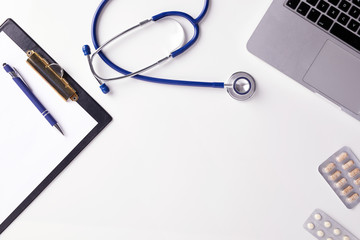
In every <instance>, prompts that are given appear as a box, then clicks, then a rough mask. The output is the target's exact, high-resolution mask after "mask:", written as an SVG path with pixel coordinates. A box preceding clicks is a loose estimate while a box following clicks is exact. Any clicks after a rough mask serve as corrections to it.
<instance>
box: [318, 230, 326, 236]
mask: <svg viewBox="0 0 360 240" xmlns="http://www.w3.org/2000/svg"><path fill="white" fill-rule="evenodd" d="M316 235H318V237H323V236H325V233H324V232H323V231H321V230H319V231H317V232H316Z"/></svg>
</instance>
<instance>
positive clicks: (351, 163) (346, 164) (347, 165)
mask: <svg viewBox="0 0 360 240" xmlns="http://www.w3.org/2000/svg"><path fill="white" fill-rule="evenodd" d="M353 165H354V161H353V160H350V161H348V162H347V163H345V164H344V165H342V168H343V169H344V170H348V169H349V168H351V167H352V166H353Z"/></svg>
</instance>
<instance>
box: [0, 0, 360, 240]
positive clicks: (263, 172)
mask: <svg viewBox="0 0 360 240" xmlns="http://www.w3.org/2000/svg"><path fill="white" fill-rule="evenodd" d="M99 2H100V1H99V0H88V1H82V2H80V1H69V0H63V1H52V2H49V1H45V0H27V1H25V0H22V1H21V0H12V1H4V2H3V3H2V5H1V8H0V16H1V17H0V20H1V22H2V21H4V20H5V19H6V18H7V17H11V18H13V19H14V20H15V21H16V22H17V23H18V24H19V25H20V26H21V27H22V28H23V29H24V30H25V31H27V32H28V33H29V34H30V35H31V36H32V37H33V38H34V39H35V40H36V41H37V42H38V43H39V44H40V45H41V46H42V47H43V48H44V49H45V50H46V51H47V52H48V53H49V54H50V55H51V56H52V57H53V58H54V59H56V60H57V61H58V62H59V64H60V65H62V66H63V67H64V68H65V69H66V70H67V71H68V72H69V74H70V75H71V76H72V77H73V78H74V79H76V80H77V81H78V82H79V83H80V84H81V85H82V86H83V87H84V88H85V89H86V90H87V91H88V92H89V93H90V94H91V95H92V96H93V97H94V98H95V99H96V100H97V101H98V102H99V103H100V104H101V105H102V106H103V107H104V108H105V109H106V110H107V111H108V112H109V113H110V114H111V115H112V116H113V118H114V120H113V122H112V123H111V124H110V125H109V126H108V127H107V128H106V129H105V130H104V131H103V132H102V133H101V134H100V136H98V137H97V138H96V139H95V140H94V141H93V142H92V143H91V144H90V145H89V147H87V148H86V149H85V150H84V151H83V152H82V153H81V154H80V155H79V156H78V157H77V158H76V160H75V161H74V162H73V163H72V164H71V165H70V166H69V167H68V168H67V169H66V171H64V172H63V173H62V174H61V175H60V176H59V177H58V178H57V179H56V181H54V182H53V183H52V184H51V185H50V187H48V188H47V189H46V190H45V191H44V192H43V193H42V194H41V195H40V197H38V198H37V199H36V200H35V202H34V203H33V204H31V206H30V207H29V208H28V209H27V210H26V211H25V212H24V213H23V214H22V215H21V216H20V217H19V218H18V219H17V220H16V221H15V222H14V223H13V224H12V225H11V226H10V227H9V228H8V229H7V230H6V231H5V232H4V233H3V234H2V235H1V236H0V238H1V239H4V240H13V239H37V240H41V239H46V240H47V239H53V240H57V239H68V240H70V239H88V240H89V239H139V240H140V239H156V240H160V239H210V240H213V239H216V240H220V239H221V240H230V239H231V240H232V239H284V240H285V239H299V240H300V239H312V238H313V237H312V236H311V235H310V234H308V233H307V232H306V231H305V230H304V229H303V228H302V224H303V222H304V221H305V220H306V219H307V217H308V216H309V214H311V212H312V211H313V210H314V209H315V208H321V209H322V210H324V211H325V212H327V213H328V214H330V215H331V216H333V217H334V218H335V219H337V220H338V221H339V222H341V223H342V224H343V225H344V226H346V227H347V228H348V229H349V230H351V231H352V232H353V233H354V234H355V235H357V236H358V237H360V228H359V221H360V209H359V207H357V208H355V209H354V210H348V209H346V208H345V206H344V205H343V204H342V203H341V202H340V200H339V199H338V198H337V196H336V195H335V193H334V192H332V190H331V189H330V187H329V186H328V185H327V184H326V182H325V181H324V179H322V177H321V176H320V174H319V173H318V171H317V167H318V166H319V165H320V164H321V163H322V162H323V161H324V160H325V159H327V158H328V157H329V156H330V155H332V154H333V153H334V152H335V151H337V150H338V149H339V148H341V147H342V146H344V145H347V146H349V147H351V148H352V149H353V151H354V152H355V154H357V155H358V156H360V146H359V144H358V143H359V141H360V123H359V122H358V121H357V120H355V119H353V118H351V117H349V116H347V115H346V114H345V113H343V112H341V111H339V110H338V109H337V108H335V107H333V106H332V105H331V104H329V103H328V102H326V101H325V100H323V99H321V98H320V97H318V96H316V95H315V94H313V93H312V92H310V91H309V90H307V89H305V88H303V87H302V86H300V85H299V84H297V83H296V82H294V81H292V80H291V79H289V78H288V77H286V76H284V75H283V74H281V73H280V72H278V71H277V70H275V69H273V68H271V67H270V66H268V65H267V64H266V63H264V62H262V61H261V60H259V59H257V58H256V57H254V56H252V55H251V54H250V53H249V52H248V51H247V50H246V42H247V40H248V39H249V37H250V35H251V33H252V32H253V31H254V29H255V27H256V25H257V24H258V23H259V21H260V19H261V17H262V16H263V14H264V13H265V11H266V9H267V8H268V6H269V5H270V3H271V1H270V0H256V1H253V0H222V1H220V0H216V1H215V0H214V1H211V7H210V9H209V13H208V15H207V17H206V18H205V19H204V21H203V22H202V23H201V37H200V39H199V41H198V42H197V44H196V45H195V46H194V47H193V48H192V49H190V51H188V52H186V53H185V54H184V55H182V56H180V57H178V58H176V59H174V61H173V62H171V63H168V64H167V65H166V66H162V67H160V68H158V69H156V70H155V71H152V72H151V74H153V75H154V76H163V77H169V78H175V79H190V80H205V81H225V80H227V79H228V77H230V75H231V74H232V73H234V72H236V71H241V70H244V71H247V72H249V73H251V74H252V75H253V76H254V77H255V78H256V80H257V84H258V91H257V93H256V96H255V97H254V98H253V99H252V100H250V101H248V102H237V101H235V100H233V99H232V98H230V96H228V95H227V93H226V92H225V91H223V90H217V89H197V88H187V87H173V86H164V85H156V84H150V83H144V82H141V81H137V80H133V79H128V80H124V81H122V82H121V81H120V82H116V83H111V84H110V85H109V86H110V87H112V90H113V92H112V94H111V95H109V96H105V95H102V93H101V92H100V90H99V89H98V87H97V85H96V82H95V80H94V79H93V78H92V75H91V73H90V71H89V69H88V65H87V62H86V59H85V57H84V56H83V54H82V51H81V47H82V45H83V44H85V43H90V42H91V39H90V23H91V19H92V15H93V13H94V11H95V9H96V7H97V5H98V4H99ZM202 4H203V2H202V0H196V1H194V0H172V1H165V0H134V1H130V0H118V1H115V0H113V1H111V2H110V3H109V7H108V8H106V13H105V14H104V17H103V18H102V20H101V24H100V28H101V30H100V32H101V34H102V37H101V40H102V42H103V41H104V40H105V39H106V37H110V36H112V35H114V34H116V33H118V32H120V31H121V30H123V29H124V28H126V27H130V26H132V25H134V24H136V23H137V22H139V21H142V20H144V19H146V18H149V17H151V16H152V15H154V14H156V13H159V12H161V11H165V10H179V11H186V12H188V13H189V14H190V15H192V16H196V15H197V14H198V13H199V12H200V10H201V8H202ZM145 55H146V54H145ZM137 59H142V56H139V55H137V54H135V55H134V56H133V59H129V60H128V61H134V60H137ZM126 62H127V61H126ZM125 64H126V63H125Z"/></svg>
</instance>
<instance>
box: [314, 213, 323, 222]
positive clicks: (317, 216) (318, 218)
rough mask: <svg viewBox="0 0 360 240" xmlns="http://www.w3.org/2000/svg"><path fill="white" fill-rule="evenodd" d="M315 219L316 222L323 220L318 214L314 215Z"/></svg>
mask: <svg viewBox="0 0 360 240" xmlns="http://www.w3.org/2000/svg"><path fill="white" fill-rule="evenodd" d="M314 218H315V220H318V221H319V220H321V218H322V217H321V215H320V214H318V213H316V214H315V215H314Z"/></svg>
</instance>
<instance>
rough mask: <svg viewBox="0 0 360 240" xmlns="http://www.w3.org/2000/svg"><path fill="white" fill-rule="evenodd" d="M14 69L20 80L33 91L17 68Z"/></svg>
mask: <svg viewBox="0 0 360 240" xmlns="http://www.w3.org/2000/svg"><path fill="white" fill-rule="evenodd" d="M13 69H14V72H15V74H16V75H17V76H18V77H19V78H20V80H21V81H22V82H23V83H24V84H25V85H26V86H27V88H28V89H30V90H31V88H30V86H29V84H27V82H26V81H25V80H24V78H23V77H22V76H21V74H20V73H19V71H18V70H17V69H16V68H14V67H13Z"/></svg>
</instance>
